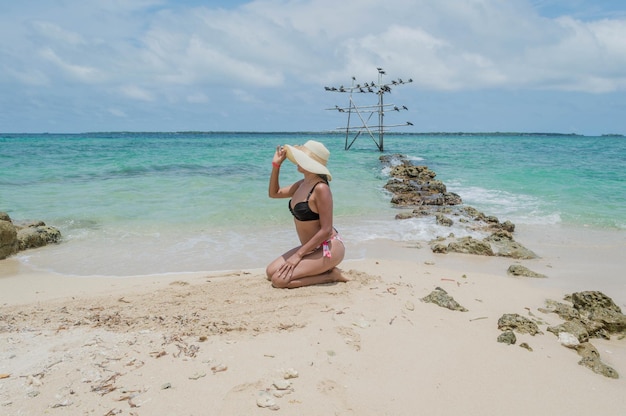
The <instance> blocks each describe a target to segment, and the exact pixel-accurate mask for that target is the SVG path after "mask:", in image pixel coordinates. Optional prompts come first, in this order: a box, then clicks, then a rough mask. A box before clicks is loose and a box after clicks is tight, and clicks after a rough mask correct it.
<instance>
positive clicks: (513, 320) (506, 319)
mask: <svg viewBox="0 0 626 416" xmlns="http://www.w3.org/2000/svg"><path fill="white" fill-rule="evenodd" d="M498 329H499V330H501V331H506V330H511V331H517V332H519V333H525V334H530V335H533V336H534V335H536V334H542V332H541V331H540V330H539V327H538V326H537V324H536V323H534V322H533V321H531V320H530V319H528V318H525V317H523V316H521V315H519V314H517V313H508V314H506V313H505V314H504V315H502V316H501V317H500V319H498Z"/></svg>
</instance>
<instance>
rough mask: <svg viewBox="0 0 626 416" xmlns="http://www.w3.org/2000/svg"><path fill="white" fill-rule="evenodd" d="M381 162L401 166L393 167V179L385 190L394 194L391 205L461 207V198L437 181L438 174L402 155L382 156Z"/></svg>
mask: <svg viewBox="0 0 626 416" xmlns="http://www.w3.org/2000/svg"><path fill="white" fill-rule="evenodd" d="M380 159H381V161H382V162H383V163H386V164H391V163H392V161H394V160H396V161H399V163H400V164H399V165H396V166H393V167H391V179H389V181H388V182H387V184H386V185H385V189H386V190H388V191H389V192H391V193H392V194H393V196H392V197H391V203H392V204H394V205H399V206H420V205H459V204H461V203H462V201H461V197H460V196H458V195H457V194H455V193H453V192H447V190H446V185H444V183H443V182H441V181H439V180H437V179H435V176H437V174H436V173H435V172H433V171H432V170H430V169H428V167H426V166H416V165H413V164H412V163H411V161H409V160H407V159H406V158H404V157H402V156H401V155H392V156H381V158H380Z"/></svg>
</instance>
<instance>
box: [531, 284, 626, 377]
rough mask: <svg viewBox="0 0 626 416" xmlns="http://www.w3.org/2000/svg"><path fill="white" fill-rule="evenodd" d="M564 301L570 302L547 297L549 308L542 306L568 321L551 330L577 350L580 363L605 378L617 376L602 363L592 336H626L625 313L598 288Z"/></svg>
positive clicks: (545, 311)
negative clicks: (591, 340)
mask: <svg viewBox="0 0 626 416" xmlns="http://www.w3.org/2000/svg"><path fill="white" fill-rule="evenodd" d="M565 300H566V301H570V302H571V305H568V304H565V303H561V302H556V301H554V300H548V301H546V308H542V309H540V311H542V312H544V313H555V314H557V315H558V316H559V317H560V318H561V319H563V320H565V322H563V323H562V324H559V325H555V326H551V327H549V328H548V329H547V330H548V332H552V333H553V334H555V335H556V336H557V337H559V340H560V341H561V344H563V345H564V346H566V347H568V348H573V349H575V350H576V352H577V353H578V355H580V356H581V357H582V358H581V360H580V361H579V362H578V364H580V365H583V366H585V367H587V368H589V369H591V370H592V371H593V372H595V373H598V374H602V375H604V376H606V377H610V378H618V377H619V374H618V373H617V371H616V370H615V369H613V368H611V367H610V366H608V365H606V364H604V363H603V362H602V360H601V358H600V354H599V353H598V351H597V349H596V348H595V347H594V346H593V345H592V344H591V343H590V342H589V339H590V338H604V339H610V337H611V335H615V334H618V335H619V337H621V338H623V337H624V336H625V335H626V315H624V314H623V313H622V310H621V309H620V307H619V306H617V305H616V304H615V302H613V300H612V299H611V298H610V297H608V296H606V295H605V294H604V293H602V292H598V291H585V292H576V293H572V294H571V295H569V296H566V297H565ZM565 340H567V341H565Z"/></svg>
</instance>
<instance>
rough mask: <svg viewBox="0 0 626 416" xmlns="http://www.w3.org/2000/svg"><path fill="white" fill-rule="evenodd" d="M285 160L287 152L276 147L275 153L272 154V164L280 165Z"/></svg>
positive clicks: (280, 147)
mask: <svg viewBox="0 0 626 416" xmlns="http://www.w3.org/2000/svg"><path fill="white" fill-rule="evenodd" d="M286 158H287V151H286V150H285V148H284V147H283V146H276V152H275V153H274V158H273V159H272V163H276V164H278V165H280V164H281V163H283V161H284V160H285V159H286Z"/></svg>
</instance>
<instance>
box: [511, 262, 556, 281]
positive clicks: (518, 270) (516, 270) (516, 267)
mask: <svg viewBox="0 0 626 416" xmlns="http://www.w3.org/2000/svg"><path fill="white" fill-rule="evenodd" d="M507 273H508V274H510V275H513V276H524V277H537V278H545V277H547V276H546V275H545V274H541V273H536V272H533V271H532V270H530V269H529V268H527V267H525V266H522V265H521V264H512V265H510V266H509V269H508V270H507Z"/></svg>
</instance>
